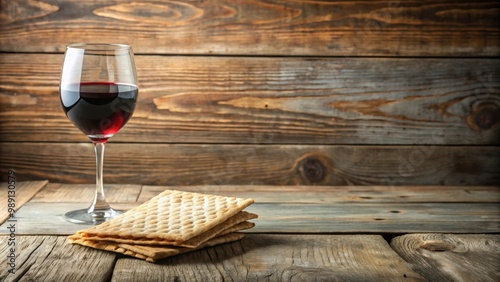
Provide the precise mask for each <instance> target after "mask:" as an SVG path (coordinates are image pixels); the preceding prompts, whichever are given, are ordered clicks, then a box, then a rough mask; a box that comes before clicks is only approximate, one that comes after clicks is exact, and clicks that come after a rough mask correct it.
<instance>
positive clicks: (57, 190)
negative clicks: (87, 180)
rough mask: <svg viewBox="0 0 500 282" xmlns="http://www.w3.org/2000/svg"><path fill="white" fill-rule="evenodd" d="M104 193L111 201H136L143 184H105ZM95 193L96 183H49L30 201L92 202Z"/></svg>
mask: <svg viewBox="0 0 500 282" xmlns="http://www.w3.org/2000/svg"><path fill="white" fill-rule="evenodd" d="M104 193H105V195H106V200H107V201H108V202H109V203H129V202H136V201H137V199H138V197H139V195H140V193H141V185H136V184H109V185H108V184H105V185H104ZM94 194H95V185H94V184H72V185H68V184H60V183H49V184H48V185H47V186H46V187H45V189H43V190H42V191H40V192H39V193H38V194H37V195H36V196H35V197H33V199H31V201H30V202H46V203H53V202H83V201H86V200H87V201H88V202H89V203H90V202H91V201H92V199H93V198H94Z"/></svg>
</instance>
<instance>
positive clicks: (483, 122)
mask: <svg viewBox="0 0 500 282" xmlns="http://www.w3.org/2000/svg"><path fill="white" fill-rule="evenodd" d="M499 116H500V110H498V109H497V110H495V109H492V108H485V109H482V110H481V111H479V112H478V113H477V114H476V116H475V117H474V123H475V124H476V125H477V127H478V128H480V129H490V128H491V127H492V126H493V125H495V123H497V122H498V120H499V119H500V117H499Z"/></svg>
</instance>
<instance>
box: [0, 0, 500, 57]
mask: <svg viewBox="0 0 500 282" xmlns="http://www.w3.org/2000/svg"><path fill="white" fill-rule="evenodd" d="M0 11H1V13H2V16H1V17H0V19H1V22H0V41H2V47H1V49H0V50H1V51H8V52H40V51H43V52H61V51H63V50H64V46H65V44H67V43H70V42H81V41H85V42H108V41H109V40H110V38H113V40H114V41H116V42H121V43H129V44H132V45H133V47H134V49H135V50H136V52H138V53H168V54H252V55H253V54H259V55H314V56H316V55H334V56H497V55H498V54H499V53H500V49H499V48H500V47H499V46H500V39H499V38H500V36H499V34H500V28H499V26H498V2H497V1H474V2H473V3H468V2H459V3H457V2H456V1H455V2H454V1H436V0H427V1H416V2H415V1H385V0H378V1H364V2H356V3H354V4H352V3H350V2H343V1H306V0H300V1H278V0H267V1H263V0H249V1H241V0H238V1H234V0H214V1H175V2H172V1H166V0H158V1H154V2H150V1H138V2H137V1H136V2H129V1H123V0H113V1H105V2H103V1H78V0H70V1H58V0H46V1H43V2H42V1H33V0H16V1H2V2H1V6H0ZM83 31H84V32H83ZM103 32H105V35H106V36H103Z"/></svg>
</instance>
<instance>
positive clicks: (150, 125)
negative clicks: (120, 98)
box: [0, 54, 500, 145]
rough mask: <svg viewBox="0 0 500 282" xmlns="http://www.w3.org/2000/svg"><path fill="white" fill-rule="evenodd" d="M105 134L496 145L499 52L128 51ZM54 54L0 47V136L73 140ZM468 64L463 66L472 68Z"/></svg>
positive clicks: (127, 138)
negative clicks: (414, 55)
mask: <svg viewBox="0 0 500 282" xmlns="http://www.w3.org/2000/svg"><path fill="white" fill-rule="evenodd" d="M136 61H137V68H138V73H139V81H140V94H139V103H138V106H137V111H136V112H135V114H134V116H133V118H132V119H131V120H130V122H129V123H128V124H127V125H126V126H125V128H123V129H122V130H121V131H120V132H119V134H117V136H115V137H113V139H112V140H113V141H114V142H141V143H143V142H144V143H148V142H159V143H165V142H181V143H186V142H187V143H258V144H290V143H297V144H436V145H450V144H455V145H476V144H482V145H492V144H496V145H499V144H500V92H499V89H500V60H498V59H382V58H380V59H378V58H363V59H352V58H253V57H228V58H220V57H219V58H217V57H185V56H181V57H179V56H137V57H136ZM61 64H62V55H49V54H47V55H44V56H38V55H34V54H22V55H20V54H1V55H0V66H1V68H0V81H1V82H2V83H1V86H0V106H1V112H0V140H1V141H41V142H49V141H50V142H52V141H61V142H75V141H76V142H78V141H84V140H86V137H85V136H84V135H83V134H82V133H81V132H80V131H79V130H78V129H77V128H76V127H75V126H73V125H72V124H71V123H70V121H69V120H68V119H67V118H66V116H65V115H64V113H63V111H62V108H61V106H60V101H59V95H58V87H59V75H60V74H59V72H60V68H61ZM472 66H473V67H472Z"/></svg>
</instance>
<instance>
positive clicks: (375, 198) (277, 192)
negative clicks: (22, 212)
mask: <svg viewBox="0 0 500 282" xmlns="http://www.w3.org/2000/svg"><path fill="white" fill-rule="evenodd" d="M71 186H72V185H71ZM71 186H70V185H68V186H66V187H68V190H69V189H71V188H70V187H71ZM167 189H170V190H180V191H188V192H196V193H205V194H215V195H223V196H232V197H240V198H253V199H254V200H255V202H258V203H296V204H300V203H302V204H307V203H309V204H314V203H318V204H322V203H323V204H326V203H347V202H356V203H385V204H391V203H500V186H263V185H236V186H235V185H227V186H226V185H216V186H215V185H203V186H144V187H142V190H141V194H140V195H139V198H138V200H137V201H138V202H139V203H142V202H145V201H147V200H149V199H151V198H152V197H154V196H156V195H158V194H160V193H161V192H163V191H164V190H167ZM45 190H47V188H46V189H45ZM40 194H41V193H39V194H38V195H40ZM38 195H37V197H35V198H34V199H33V200H32V201H36V199H37V198H38Z"/></svg>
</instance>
